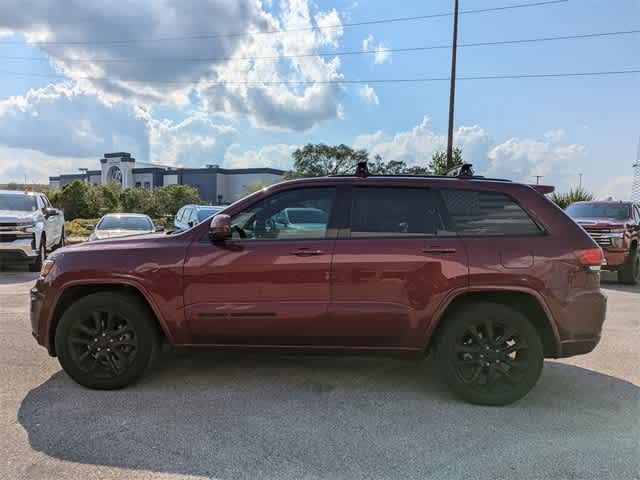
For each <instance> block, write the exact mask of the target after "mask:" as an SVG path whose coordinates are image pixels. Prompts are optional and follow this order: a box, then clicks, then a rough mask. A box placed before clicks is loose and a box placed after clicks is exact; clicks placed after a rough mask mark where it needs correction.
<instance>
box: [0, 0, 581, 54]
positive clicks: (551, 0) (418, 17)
mask: <svg viewBox="0 0 640 480" xmlns="http://www.w3.org/2000/svg"><path fill="white" fill-rule="evenodd" d="M568 1H569V0H544V1H539V2H529V3H520V4H516V5H505V6H502V7H491V8H476V9H471V10H462V11H460V12H459V13H460V15H470V14H478V13H488V12H499V11H505V10H515V9H518V8H529V7H542V6H548V5H556V4H559V3H566V2H568ZM451 15H453V12H443V13H433V14H429V15H416V16H412V17H395V18H384V19H377V20H364V21H360V22H353V23H339V24H333V25H316V26H310V27H297V28H286V29H285V28H276V29H271V30H264V31H253V32H238V33H223V34H203V35H187V36H178V37H156V38H147V39H143V38H140V39H118V40H93V41H92V40H77V41H42V42H30V43H29V45H115V44H128V43H147V42H166V41H179V40H202V39H213V38H232V37H250V36H254V35H268V34H275V33H288V32H304V31H314V30H325V29H336V28H349V27H360V26H366V25H379V24H386V23H399V22H411V21H418V20H427V19H432V18H440V17H449V16H451ZM23 43H25V42H20V41H4V42H0V45H21V44H23Z"/></svg>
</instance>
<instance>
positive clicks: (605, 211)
mask: <svg viewBox="0 0 640 480" xmlns="http://www.w3.org/2000/svg"><path fill="white" fill-rule="evenodd" d="M567 213H568V214H569V216H570V217H572V218H589V217H590V218H615V219H617V220H626V219H627V218H629V217H630V216H631V215H630V211H629V205H624V204H622V205H616V204H608V203H573V204H571V205H569V206H568V207H567Z"/></svg>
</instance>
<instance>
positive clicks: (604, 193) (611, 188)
mask: <svg viewBox="0 0 640 480" xmlns="http://www.w3.org/2000/svg"><path fill="white" fill-rule="evenodd" d="M632 185H633V176H631V175H625V176H621V177H615V178H612V179H611V180H609V181H608V182H607V183H606V184H605V185H604V186H602V187H601V188H600V189H599V190H597V192H596V198H597V199H599V200H603V199H605V198H608V197H613V198H614V199H616V200H629V199H630V198H631V186H632Z"/></svg>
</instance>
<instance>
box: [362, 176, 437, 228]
mask: <svg viewBox="0 0 640 480" xmlns="http://www.w3.org/2000/svg"><path fill="white" fill-rule="evenodd" d="M434 198H435V196H434V194H433V193H432V192H431V191H430V190H428V189H423V188H392V187H359V188H354V189H353V197H352V207H351V238H367V237H412V236H413V237H415V236H425V235H436V234H438V233H440V232H442V231H443V230H444V222H443V221H442V217H441V216H440V213H439V211H438V210H437V208H436V204H435V202H434V201H433V200H434Z"/></svg>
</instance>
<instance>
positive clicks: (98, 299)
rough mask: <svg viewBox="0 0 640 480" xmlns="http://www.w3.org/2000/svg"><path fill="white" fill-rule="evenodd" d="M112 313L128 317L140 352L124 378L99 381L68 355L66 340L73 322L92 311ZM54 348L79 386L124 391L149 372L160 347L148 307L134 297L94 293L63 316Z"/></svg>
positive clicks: (99, 379) (64, 366) (67, 371)
mask: <svg viewBox="0 0 640 480" xmlns="http://www.w3.org/2000/svg"><path fill="white" fill-rule="evenodd" d="M96 310H100V311H111V312H113V313H117V314H118V315H120V316H122V317H124V318H126V319H127V320H128V321H129V322H130V323H131V326H132V327H133V329H134V331H135V334H136V337H137V339H138V347H137V348H138V351H137V353H136V357H135V359H134V361H133V363H132V365H131V366H130V367H129V368H128V369H127V371H126V372H125V373H123V374H122V375H118V376H117V377H113V378H98V377H94V376H93V375H91V373H88V372H84V371H83V370H82V369H80V368H79V367H78V366H77V365H76V363H75V361H74V360H73V358H72V357H71V354H70V352H69V347H68V344H67V339H68V338H69V335H70V333H71V328H72V326H73V323H74V321H75V320H76V319H77V318H78V317H81V318H86V316H87V315H90V314H91V312H93V311H96ZM55 347H56V353H57V355H58V361H59V362H60V365H61V366H62V368H63V369H64V371H65V372H66V373H67V374H68V375H69V376H70V377H71V378H72V379H73V380H75V381H76V382H77V383H79V384H81V385H83V386H85V387H89V388H94V389H99V390H113V389H119V388H123V387H125V386H127V385H129V384H131V383H133V382H135V381H136V380H137V379H138V378H139V377H140V376H141V375H142V374H143V373H144V371H145V370H146V369H147V367H148V366H149V364H150V363H151V360H152V358H153V356H154V353H155V350H156V348H157V333H156V331H155V329H154V327H153V325H152V319H151V318H150V314H149V312H148V310H147V309H146V308H145V306H143V305H141V303H140V301H139V300H138V299H137V298H135V297H132V296H128V295H122V294H119V293H111V292H103V293H94V294H91V295H88V296H86V297H84V298H81V299H80V300H78V301H77V302H75V303H74V304H73V305H71V307H69V309H67V311H66V312H65V313H64V314H63V315H62V318H61V319H60V322H59V323H58V327H57V328H56V332H55Z"/></svg>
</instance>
